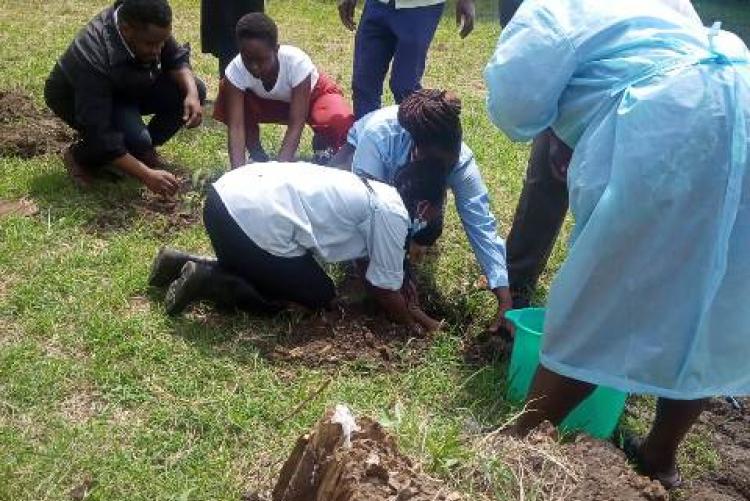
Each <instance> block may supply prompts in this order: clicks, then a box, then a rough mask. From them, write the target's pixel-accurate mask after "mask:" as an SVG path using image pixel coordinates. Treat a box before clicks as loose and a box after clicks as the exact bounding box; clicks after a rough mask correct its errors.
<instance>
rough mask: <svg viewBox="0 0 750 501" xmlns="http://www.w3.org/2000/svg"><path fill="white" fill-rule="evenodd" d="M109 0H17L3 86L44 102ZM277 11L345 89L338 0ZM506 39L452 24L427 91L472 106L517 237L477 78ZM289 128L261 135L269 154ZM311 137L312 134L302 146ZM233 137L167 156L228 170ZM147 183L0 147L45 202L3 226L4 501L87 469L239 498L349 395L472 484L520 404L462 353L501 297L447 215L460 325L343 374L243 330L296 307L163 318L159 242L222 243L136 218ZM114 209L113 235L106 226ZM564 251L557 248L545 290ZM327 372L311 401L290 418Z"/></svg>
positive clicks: (204, 495) (511, 195) (447, 267)
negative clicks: (80, 174)
mask: <svg viewBox="0 0 750 501" xmlns="http://www.w3.org/2000/svg"><path fill="white" fill-rule="evenodd" d="M172 4H173V7H174V10H175V16H176V22H175V33H176V36H177V38H178V39H179V40H180V41H187V42H190V43H191V45H192V46H193V47H194V48H198V47H200V43H199V40H198V33H199V15H198V0H173V2H172ZM101 5H102V2H95V1H93V0H66V1H64V2H46V1H41V0H27V1H23V2H22V1H21V0H9V1H8V2H5V3H4V4H3V8H2V9H0V89H20V90H23V91H25V92H29V93H31V94H32V95H33V97H34V99H35V100H36V101H37V102H38V103H39V104H40V105H41V104H42V88H43V85H44V80H45V78H46V76H47V73H48V72H49V70H50V69H51V67H52V65H53V64H54V61H55V59H56V58H57V57H58V56H59V54H61V52H62V51H63V50H64V48H65V47H66V45H67V44H68V43H69V41H70V40H71V38H72V37H73V35H74V34H75V33H76V31H77V30H78V29H79V28H80V27H81V26H82V25H83V24H84V23H85V22H86V21H87V20H88V19H90V18H91V17H92V16H93V15H94V14H95V13H96V12H97V11H98V10H99V9H100V8H101ZM269 12H270V14H271V15H272V16H273V17H274V18H275V19H276V20H277V21H278V23H279V25H280V30H281V36H282V39H283V40H284V41H286V42H289V43H293V44H296V45H299V46H301V47H303V48H304V49H305V50H306V51H308V52H309V53H310V54H311V55H312V57H313V59H314V60H315V61H316V62H317V64H318V65H319V66H320V67H321V68H322V69H323V70H324V71H326V72H328V73H329V74H331V75H332V76H334V77H335V78H336V79H337V80H338V81H339V82H340V83H342V84H344V85H346V86H347V87H348V82H349V81H350V78H351V54H352V46H353V38H352V36H351V35H350V34H349V33H348V32H346V31H345V30H344V29H343V28H342V27H341V26H340V25H339V22H338V18H337V15H336V12H335V6H334V3H333V2H329V1H313V0H273V1H271V2H270V6H269ZM498 33H499V27H498V26H497V24H496V23H495V22H494V21H493V20H491V19H489V20H488V21H486V22H482V23H480V24H479V25H478V27H477V29H476V31H475V33H474V34H472V35H471V37H470V38H468V39H467V40H466V41H461V40H459V38H458V37H457V36H456V33H455V26H454V25H453V22H452V20H451V19H450V18H446V19H445V20H444V23H443V25H442V26H441V27H440V29H439V31H438V34H437V37H436V40H435V42H434V45H433V50H432V52H431V55H430V61H429V65H428V71H427V74H426V77H425V80H424V83H425V85H427V86H439V87H444V88H449V89H454V90H456V91H457V92H458V93H459V94H460V96H461V98H462V99H463V101H464V108H465V111H464V114H463V121H464V127H465V134H466V137H467V140H468V142H469V144H470V146H471V147H472V148H473V149H474V151H475V153H476V156H477V158H478V161H479V163H480V165H481V167H482V171H483V173H484V176H485V180H486V182H487V185H488V186H489V188H490V191H491V194H492V198H493V206H494V210H495V214H496V215H497V217H498V219H499V221H500V224H501V229H502V232H503V233H504V234H505V233H506V232H507V230H508V226H509V222H510V220H511V216H512V210H513V208H514V207H515V202H516V200H517V197H518V194H519V192H520V188H521V185H522V180H523V173H524V170H525V165H526V160H527V157H528V148H527V147H526V146H518V145H512V144H510V143H509V141H508V140H507V139H506V138H504V137H503V136H502V135H501V134H500V133H499V132H498V131H496V130H495V129H494V128H493V127H492V126H491V124H490V123H489V121H488V119H487V116H486V113H485V110H484V95H483V94H484V90H483V84H482V80H481V70H482V66H483V64H484V62H485V61H486V60H487V58H488V57H489V55H490V53H491V51H492V49H493V47H494V44H495V41H496V38H497V35H498ZM193 62H194V67H195V69H196V71H197V72H198V73H199V74H200V75H201V76H203V77H204V78H205V79H206V80H207V83H208V85H209V88H210V94H211V95H212V96H213V95H214V94H215V91H216V88H217V80H216V78H215V73H216V61H215V60H214V59H213V58H211V57H209V56H205V55H201V54H197V53H196V54H194V57H193ZM457 68H460V69H461V71H456V69H457ZM280 132H281V130H280V129H279V128H269V127H266V128H264V143H265V144H266V145H268V146H269V148H270V149H273V148H275V147H276V146H278V144H279V139H280ZM309 139H310V136H309V132H307V133H306V136H305V141H304V144H305V147H304V151H303V153H305V154H309V153H310V151H309V146H308V145H309ZM224 142H225V136H224V131H223V130H222V129H221V128H219V127H207V128H202V129H201V130H198V131H190V132H183V133H181V134H180V135H179V136H178V137H177V138H176V139H175V140H174V141H172V142H171V143H170V144H169V145H168V146H167V147H166V154H167V156H169V157H171V158H172V159H174V160H176V161H178V162H179V163H181V164H182V165H184V166H185V167H187V168H188V169H190V170H192V171H196V172H197V171H203V170H211V171H215V170H217V169H221V168H222V167H223V166H225V165H226V164H227V158H226V153H225V149H224ZM139 190H140V188H139V187H137V186H136V185H135V184H133V183H125V184H124V185H106V184H104V185H100V186H98V187H97V188H96V189H95V190H93V191H91V192H87V193H80V192H78V191H77V190H75V189H74V188H73V187H72V185H71V183H70V182H69V180H68V179H67V177H66V175H65V174H64V169H63V166H62V163H61V161H60V159H59V158H58V157H56V156H46V157H38V158H35V159H31V160H26V161H24V160H20V159H16V158H0V198H5V199H8V198H17V197H22V196H30V197H31V198H33V199H34V200H35V201H36V202H37V204H38V205H39V207H40V213H39V215H38V216H36V217H33V218H18V217H10V218H4V219H0V451H2V458H3V460H2V461H0V500H3V501H4V500H14V501H20V500H58V499H60V500H62V499H70V495H69V492H70V490H71V489H73V488H75V487H77V486H79V485H81V483H82V482H84V481H86V480H87V479H92V480H93V481H94V483H95V487H94V489H93V491H92V493H91V495H90V497H89V499H94V500H115V499H118V500H119V499H128V500H155V499H158V500H171V499H174V500H181V501H182V500H206V499H211V500H236V499H238V498H239V496H240V494H241V493H242V492H243V491H244V490H245V489H250V488H267V487H269V486H270V485H271V483H272V480H273V477H274V476H275V474H276V473H277V472H278V469H279V462H280V461H282V460H283V459H284V458H285V456H286V454H287V453H288V451H289V450H290V448H291V446H292V445H293V443H294V439H295V438H296V437H297V436H298V435H299V434H300V433H302V432H304V431H305V430H307V429H308V428H309V427H310V426H311V424H312V423H313V422H314V421H315V420H316V419H317V418H318V417H319V416H320V415H321V414H322V412H323V410H324V409H325V408H326V407H328V406H331V405H333V404H336V403H340V402H345V403H348V404H349V405H351V406H352V407H353V408H354V410H355V411H356V412H357V413H368V414H372V415H374V416H383V417H386V418H388V421H389V422H390V423H391V424H392V425H393V430H394V432H395V433H397V435H398V437H399V439H400V441H401V444H402V445H403V448H404V449H405V450H406V451H408V452H409V453H410V454H412V455H414V456H415V457H416V458H418V459H419V460H420V461H422V462H423V463H424V464H425V467H426V468H427V469H428V470H429V471H430V472H432V473H433V474H435V475H438V476H441V477H442V478H445V479H447V480H448V481H450V482H453V483H455V484H457V485H458V486H459V487H460V488H461V489H463V490H464V491H465V492H468V493H471V489H472V487H471V485H470V484H468V483H467V482H466V481H464V479H461V478H454V476H455V475H454V471H456V468H458V467H460V465H462V464H463V463H468V462H470V460H471V457H472V450H471V437H467V435H466V432H465V429H466V426H467V425H466V423H469V422H472V423H479V424H480V425H493V424H498V423H501V422H504V421H505V420H506V419H507V417H508V416H509V413H510V409H509V407H508V406H507V404H506V403H505V402H504V401H503V398H502V395H503V384H504V383H503V381H504V366H502V365H497V366H488V367H484V368H482V369H479V370H478V369H477V368H474V367H468V366H466V365H465V364H464V362H463V361H462V355H461V349H460V344H461V339H462V337H464V336H472V335H475V334H476V333H478V332H479V331H481V330H482V329H483V327H484V326H485V325H486V324H487V323H488V321H489V320H490V318H491V316H492V314H493V313H494V308H495V304H494V301H493V299H492V297H491V296H490V295H489V294H488V293H485V292H482V291H479V290H477V289H476V287H475V283H476V280H477V278H478V276H479V269H478V267H477V265H476V263H475V261H474V259H473V256H472V255H471V252H470V250H469V247H468V244H467V242H466V239H465V237H464V235H463V232H462V231H461V229H460V225H459V222H458V220H457V218H456V214H455V212H454V211H453V209H452V208H451V211H450V214H449V217H448V224H447V230H446V233H445V236H444V238H443V240H442V243H441V252H440V254H439V257H438V258H437V259H438V261H437V272H436V273H435V279H436V283H437V287H438V289H439V290H440V291H441V293H442V296H443V298H444V301H445V302H446V307H445V308H446V311H447V312H449V313H452V315H451V316H452V317H454V318H460V319H461V322H460V323H458V324H454V325H452V326H451V330H450V332H449V333H447V334H445V335H442V336H440V337H439V338H437V339H436V340H435V342H434V344H433V346H432V348H431V349H430V351H429V353H428V355H427V357H426V359H425V360H424V361H420V362H414V363H413V364H411V365H410V366H408V367H404V368H403V369H402V370H399V371H373V370H370V369H367V368H365V367H360V366H356V365H354V366H347V365H344V366H341V367H340V368H338V369H337V370H335V371H331V370H322V369H321V370H315V369H308V368H304V367H299V366H295V365H283V366H279V365H272V364H270V363H269V362H268V361H267V360H266V359H264V358H263V357H262V356H261V355H260V352H259V350H258V348H257V347H255V346H254V345H253V344H252V342H251V341H250V336H249V333H254V334H255V335H258V334H260V335H267V336H275V335H279V334H280V333H282V332H284V331H285V330H286V329H287V327H288V324H289V322H293V321H295V320H294V317H292V316H289V315H284V316H282V317H281V318H279V319H277V320H275V321H271V320H265V319H257V318H251V317H247V316H242V315H237V316H230V317H221V316H219V315H216V314H212V313H210V312H208V313H207V314H205V315H194V316H190V317H187V318H182V319H170V318H168V317H167V316H165V315H164V314H163V312H162V308H161V304H160V302H159V301H158V299H157V296H155V295H153V294H152V293H150V292H149V291H148V290H147V289H146V286H145V282H146V276H147V271H148V267H149V264H150V261H151V258H152V257H153V255H154V253H155V251H156V249H157V248H158V247H159V246H160V245H164V244H168V245H173V246H177V247H180V248H185V249H190V250H194V251H200V252H208V251H209V250H210V247H209V244H208V241H207V238H206V237H205V235H204V233H203V231H202V228H201V227H200V225H199V224H196V225H192V226H190V227H173V226H170V225H169V222H168V220H166V219H165V218H163V217H160V216H150V217H146V216H144V215H142V214H141V213H139V212H137V211H133V210H128V209H127V208H128V207H129V206H130V205H131V204H132V202H133V201H134V200H136V199H137V198H138V197H139V196H140V195H139ZM113 218H114V219H115V220H116V221H117V226H116V227H114V228H101V227H100V226H99V225H98V223H99V222H101V221H103V220H109V219H113ZM565 238H566V235H563V237H562V238H561V239H560V242H564V241H565ZM563 256H564V251H563V248H562V244H559V245H558V248H557V249H556V251H555V253H554V255H553V259H552V261H551V266H550V267H549V270H548V272H547V275H545V277H544V279H543V282H544V284H545V286H546V284H548V283H549V278H550V277H551V276H552V274H553V273H554V272H555V270H556V268H557V267H558V266H559V263H560V262H561V260H562V258H563ZM143 298H145V299H143ZM328 379H330V381H331V384H330V385H329V386H328V387H327V389H326V390H325V391H323V392H322V393H321V395H320V396H319V397H318V398H317V399H315V400H314V401H312V402H311V403H310V404H309V405H307V406H306V407H304V408H303V409H302V410H301V411H300V412H299V413H298V414H296V415H295V416H293V417H291V418H288V414H289V412H290V410H291V409H293V408H295V406H297V405H298V404H299V403H300V402H302V401H304V400H305V399H306V398H307V396H308V395H309V394H310V392H311V391H313V390H314V389H315V388H318V387H320V385H321V384H322V383H323V382H324V381H326V380H328ZM394 407H398V408H399V409H400V411H399V412H398V413H396V414H398V416H397V417H395V416H394ZM474 426H475V425H474ZM459 471H460V470H459ZM497 476H498V478H501V477H503V478H507V477H508V475H497ZM508 481H510V480H508Z"/></svg>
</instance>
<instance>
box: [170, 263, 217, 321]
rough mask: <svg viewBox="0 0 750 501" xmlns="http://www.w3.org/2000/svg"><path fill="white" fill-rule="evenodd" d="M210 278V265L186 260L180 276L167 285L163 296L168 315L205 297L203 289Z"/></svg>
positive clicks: (174, 313) (179, 311)
mask: <svg viewBox="0 0 750 501" xmlns="http://www.w3.org/2000/svg"><path fill="white" fill-rule="evenodd" d="M210 278H211V267H210V266H206V265H203V264H198V263H195V262H193V261H188V262H187V263H185V265H184V266H183V267H182V270H181V271H180V276H179V277H178V278H177V280H175V281H174V282H172V283H171V284H170V285H169V288H168V289H167V295H166V297H165V298H164V306H165V308H166V310H167V314H168V315H179V314H180V313H182V312H183V311H185V308H187V307H188V306H190V303H192V302H193V301H195V300H197V299H205V295H206V294H205V291H206V288H207V287H208V284H209V282H210Z"/></svg>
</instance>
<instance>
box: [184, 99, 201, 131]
mask: <svg viewBox="0 0 750 501" xmlns="http://www.w3.org/2000/svg"><path fill="white" fill-rule="evenodd" d="M182 109H183V112H182V121H183V122H185V127H187V128H188V129H192V128H193V127H198V126H199V125H200V124H201V122H203V107H202V106H201V102H200V99H198V96H197V95H195V96H193V95H188V96H187V97H186V98H185V101H183V103H182Z"/></svg>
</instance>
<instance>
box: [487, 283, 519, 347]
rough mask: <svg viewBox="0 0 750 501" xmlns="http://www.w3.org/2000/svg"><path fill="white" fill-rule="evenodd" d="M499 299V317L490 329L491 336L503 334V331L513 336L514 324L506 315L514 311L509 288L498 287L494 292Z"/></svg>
mask: <svg viewBox="0 0 750 501" xmlns="http://www.w3.org/2000/svg"><path fill="white" fill-rule="evenodd" d="M492 292H493V293H494V294H495V297H497V316H496V317H495V321H494V322H492V325H491V326H490V328H489V329H488V330H489V332H490V333H491V334H502V332H503V331H505V332H507V333H508V334H510V335H511V336H513V324H511V323H510V322H509V321H508V320H507V319H506V318H505V313H506V312H507V311H508V310H512V309H513V298H512V297H511V295H510V289H509V288H508V287H498V288H497V289H493V291H492Z"/></svg>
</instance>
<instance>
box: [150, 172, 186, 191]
mask: <svg viewBox="0 0 750 501" xmlns="http://www.w3.org/2000/svg"><path fill="white" fill-rule="evenodd" d="M145 184H146V187H147V188H148V189H149V190H151V191H153V192H154V193H156V194H158V195H174V194H175V193H177V188H178V187H179V183H178V182H177V178H176V177H174V175H173V174H172V173H171V172H167V171H165V170H152V171H151V173H150V175H149V176H148V178H147V179H146V183H145Z"/></svg>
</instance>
